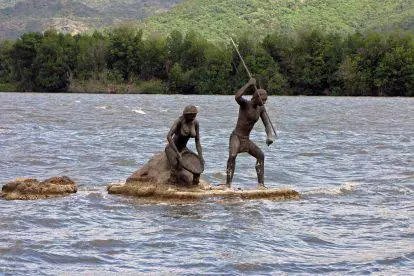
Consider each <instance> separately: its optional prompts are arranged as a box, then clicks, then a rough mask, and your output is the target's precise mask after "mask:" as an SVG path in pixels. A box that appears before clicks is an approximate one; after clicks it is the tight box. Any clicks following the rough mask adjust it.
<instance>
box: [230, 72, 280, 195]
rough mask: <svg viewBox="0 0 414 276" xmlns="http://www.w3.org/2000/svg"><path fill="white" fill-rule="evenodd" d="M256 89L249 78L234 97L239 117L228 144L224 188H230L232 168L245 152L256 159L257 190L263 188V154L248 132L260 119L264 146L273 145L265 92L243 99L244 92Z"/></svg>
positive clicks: (254, 81) (258, 91) (254, 82)
mask: <svg viewBox="0 0 414 276" xmlns="http://www.w3.org/2000/svg"><path fill="white" fill-rule="evenodd" d="M251 86H253V87H256V80H255V79H254V78H251V79H250V80H249V82H247V83H246V84H245V85H244V86H243V87H242V88H240V89H239V90H238V91H237V92H236V95H235V100H236V102H237V103H238V104H239V106H240V107H239V116H238V119H237V124H236V128H235V129H234V130H233V132H232V133H231V135H230V144H229V159H228V160H227V181H226V186H227V187H228V188H230V187H231V182H232V179H233V174H234V168H235V165H236V157H237V154H239V153H241V152H247V153H249V154H250V155H252V156H253V157H255V158H256V172H257V180H258V188H265V186H264V154H263V152H262V150H261V149H260V148H259V147H258V146H257V145H256V144H255V143H253V142H252V141H250V139H249V135H250V132H251V131H252V129H253V126H254V124H255V123H256V122H257V121H258V120H259V117H260V118H261V119H262V121H263V124H264V125H265V129H266V135H267V139H266V144H267V145H268V146H269V145H270V144H272V143H273V140H274V138H273V134H272V127H271V123H270V120H269V118H268V116H267V113H266V111H265V108H264V106H263V105H264V104H265V103H266V100H267V92H266V90H264V89H257V90H256V91H255V92H254V94H253V96H252V98H251V100H250V101H249V100H246V99H245V98H243V95H244V94H245V92H246V90H247V89H248V88H251Z"/></svg>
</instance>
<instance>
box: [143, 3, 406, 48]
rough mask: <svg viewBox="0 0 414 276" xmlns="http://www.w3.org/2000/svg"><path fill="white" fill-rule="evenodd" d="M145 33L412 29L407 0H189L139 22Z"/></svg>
mask: <svg viewBox="0 0 414 276" xmlns="http://www.w3.org/2000/svg"><path fill="white" fill-rule="evenodd" d="M139 25H140V26H141V27H142V28H144V30H145V31H146V32H154V31H156V32H160V33H163V34H168V33H170V32H171V30H173V29H177V30H180V31H182V32H186V31H188V30H190V29H191V30H197V31H198V32H200V33H201V34H203V35H204V36H205V37H206V38H208V39H210V40H221V39H225V38H226V37H227V35H234V34H240V33H243V32H252V33H255V34H258V36H260V37H262V36H263V35H265V34H266V33H269V32H273V31H275V30H280V31H281V32H283V33H288V32H292V31H294V30H298V29H308V28H319V29H321V30H323V31H327V32H336V33H352V32H355V31H364V30H376V31H384V30H390V29H410V30H412V29H413V28H414V1H412V0H410V1H407V0H279V1H275V0H187V1H184V2H183V3H181V4H179V5H176V6H175V7H173V8H172V10H170V11H169V12H167V13H165V14H161V15H156V16H153V17H150V18H147V19H146V20H145V21H144V22H141V23H139Z"/></svg>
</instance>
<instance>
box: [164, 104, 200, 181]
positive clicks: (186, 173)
mask: <svg viewBox="0 0 414 276" xmlns="http://www.w3.org/2000/svg"><path fill="white" fill-rule="evenodd" d="M197 113H198V110H197V107H195V106H194V105H188V106H186V107H185V108H184V111H183V115H182V116H180V117H179V118H178V119H177V120H175V121H174V123H173V125H172V126H171V128H170V131H169V132H168V135H167V140H168V145H167V146H166V147H165V153H166V155H167V158H168V162H169V163H170V167H171V173H170V180H171V182H172V183H176V184H180V185H191V184H193V185H197V184H198V183H199V180H200V174H201V172H202V171H203V170H204V159H203V153H202V148H201V143H200V133H199V123H198V121H197V120H196V116H197ZM190 138H194V139H195V145H196V149H197V153H198V157H197V156H196V155H195V153H193V152H192V151H190V150H189V149H188V148H187V142H188V141H189V140H190ZM194 163H198V164H194ZM191 178H192V179H191Z"/></svg>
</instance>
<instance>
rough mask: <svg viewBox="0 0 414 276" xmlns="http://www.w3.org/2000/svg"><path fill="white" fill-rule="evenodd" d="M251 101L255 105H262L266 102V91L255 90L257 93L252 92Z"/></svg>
mask: <svg viewBox="0 0 414 276" xmlns="http://www.w3.org/2000/svg"><path fill="white" fill-rule="evenodd" d="M259 97H260V98H259ZM260 99H261V100H260ZM252 101H253V103H254V104H255V105H262V103H263V104H265V103H266V101H267V92H266V90H264V89H257V91H256V92H254V94H253V97H252Z"/></svg>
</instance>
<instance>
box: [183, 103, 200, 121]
mask: <svg viewBox="0 0 414 276" xmlns="http://www.w3.org/2000/svg"><path fill="white" fill-rule="evenodd" d="M197 112H198V109H197V107H196V106H194V105H187V106H186V107H185V108H184V111H183V115H184V118H185V120H186V121H187V122H191V121H193V120H194V119H195V118H196V116H197Z"/></svg>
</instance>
